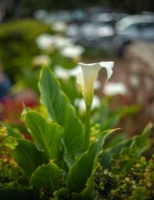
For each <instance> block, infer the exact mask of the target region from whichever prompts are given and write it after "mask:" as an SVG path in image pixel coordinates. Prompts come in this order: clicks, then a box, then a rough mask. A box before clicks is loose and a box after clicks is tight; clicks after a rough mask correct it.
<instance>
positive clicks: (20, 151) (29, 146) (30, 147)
mask: <svg viewBox="0 0 154 200" xmlns="http://www.w3.org/2000/svg"><path fill="white" fill-rule="evenodd" d="M17 142H18V146H16V148H15V150H14V151H13V152H14V158H15V160H16V162H17V163H18V164H19V165H20V166H21V168H22V169H23V170H24V172H25V174H26V175H27V176H28V177H30V176H31V174H32V173H33V172H34V171H35V170H36V168H37V167H38V166H40V165H42V164H46V163H48V159H47V158H46V156H45V155H44V153H43V152H40V151H38V150H37V148H36V146H35V144H34V143H33V142H31V141H28V140H22V139H18V140H17Z"/></svg>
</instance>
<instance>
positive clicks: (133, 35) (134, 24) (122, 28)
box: [112, 15, 154, 56]
mask: <svg viewBox="0 0 154 200" xmlns="http://www.w3.org/2000/svg"><path fill="white" fill-rule="evenodd" d="M138 41H147V42H148V41H149V42H151V41H154V15H131V16H127V17H124V18H123V19H121V20H119V21H118V22H117V23H116V24H115V35H114V37H113V40H112V52H113V53H114V54H116V55H119V56H123V55H124V52H125V48H126V46H127V45H129V44H131V43H134V42H138Z"/></svg>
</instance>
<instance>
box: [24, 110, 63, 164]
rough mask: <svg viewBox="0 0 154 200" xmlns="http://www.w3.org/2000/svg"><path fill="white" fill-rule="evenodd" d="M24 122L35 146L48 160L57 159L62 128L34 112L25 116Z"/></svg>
mask: <svg viewBox="0 0 154 200" xmlns="http://www.w3.org/2000/svg"><path fill="white" fill-rule="evenodd" d="M25 122H26V125H27V127H28V129H29V130H30V132H31V136H32V137H33V138H34V139H35V141H36V143H37V145H38V146H39V147H40V148H41V149H42V150H43V151H44V152H45V154H46V155H47V157H48V158H49V159H52V160H53V159H58V157H59V150H60V143H61V141H60V137H61V134H62V132H63V129H62V127H60V126H59V125H58V124H57V123H54V122H47V121H46V120H45V119H44V117H42V116H41V115H39V114H38V113H37V112H35V111H29V112H27V113H26V114H25Z"/></svg>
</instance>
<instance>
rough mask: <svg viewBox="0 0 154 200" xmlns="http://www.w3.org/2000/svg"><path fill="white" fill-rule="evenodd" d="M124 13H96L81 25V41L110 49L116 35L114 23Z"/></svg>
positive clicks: (86, 44)
mask: <svg viewBox="0 0 154 200" xmlns="http://www.w3.org/2000/svg"><path fill="white" fill-rule="evenodd" d="M126 15H127V14H124V13H109V12H108V13H107V12H104V13H95V14H93V15H92V16H91V18H90V20H89V21H88V22H86V23H83V24H82V25H81V26H80V27H79V31H80V32H79V35H80V41H79V42H80V43H81V44H82V45H85V46H89V47H100V48H103V49H105V50H110V47H111V40H112V37H113V36H114V25H115V23H116V21H117V20H119V19H121V18H122V17H123V16H126Z"/></svg>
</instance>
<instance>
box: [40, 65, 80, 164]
mask: <svg viewBox="0 0 154 200" xmlns="http://www.w3.org/2000/svg"><path fill="white" fill-rule="evenodd" d="M39 88H40V92H41V101H42V103H43V104H44V105H45V106H46V107H47V111H48V116H49V119H50V120H51V121H56V122H58V124H59V125H61V126H62V127H63V128H64V143H65V145H64V148H65V157H64V159H65V161H66V162H67V164H68V165H69V164H70V163H71V162H70V159H71V158H73V157H74V156H80V155H81V154H82V153H83V142H84V128H83V125H82V123H81V122H80V120H79V119H78V118H77V117H76V115H75V109H74V108H73V106H72V105H71V104H70V102H69V100H68V98H67V97H66V95H65V94H64V93H63V92H62V91H61V89H60V86H59V83H58V81H57V79H56V78H55V76H54V74H53V73H52V72H51V70H50V69H49V68H48V67H44V68H43V69H42V71H41V76H40V82H39ZM71 165H72V164H71ZM69 167H71V166H69Z"/></svg>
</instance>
